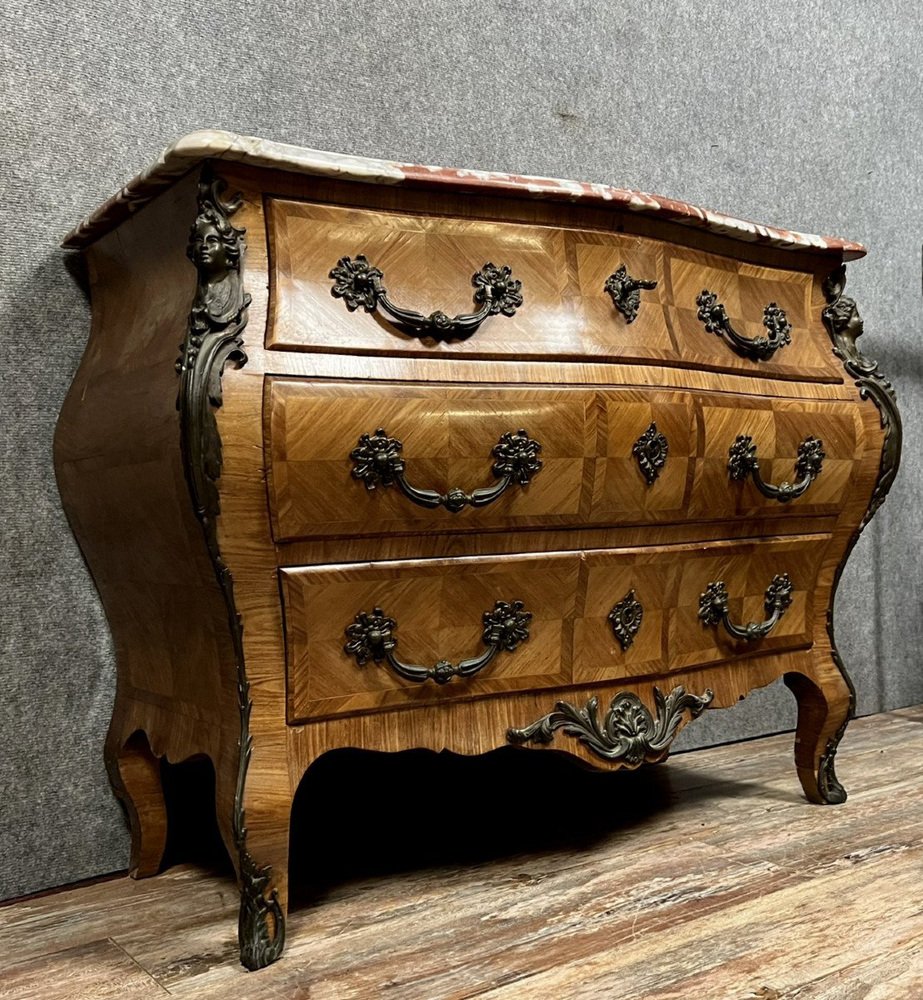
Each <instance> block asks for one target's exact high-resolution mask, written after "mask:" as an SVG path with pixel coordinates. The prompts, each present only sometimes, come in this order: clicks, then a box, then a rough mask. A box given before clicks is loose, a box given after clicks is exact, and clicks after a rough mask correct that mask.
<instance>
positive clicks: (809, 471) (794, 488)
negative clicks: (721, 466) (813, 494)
mask: <svg viewBox="0 0 923 1000" xmlns="http://www.w3.org/2000/svg"><path fill="white" fill-rule="evenodd" d="M826 457H827V456H826V454H825V453H824V442H823V441H821V440H820V439H819V438H816V437H806V438H805V439H804V441H802V442H801V444H800V445H798V459H797V461H796V462H795V476H796V477H797V481H796V482H794V483H788V482H782V483H779V485H778V486H774V485H773V484H772V483H767V482H766V481H765V480H764V479H763V477H762V476H761V475H760V463H759V459H758V458H757V457H756V445H755V444H754V443H753V438H752V437H750V435H749V434H738V435H737V440H736V441H735V442H734V443H733V444H732V445H731V449H730V451H729V452H728V475H729V476H730V477H731V479H734V480H741V479H746V478H747V477H748V476H752V477H753V482H754V483H755V484H756V488H757V489H758V490H759V491H760V493H762V494H763V496H764V497H769V499H770V500H778V501H779V503H788V502H789V500H795V499H796V498H797V497H800V496H802V494H804V492H805V491H806V490H807V488H808V487H809V486H810V485H811V483H813V482H814V480H815V479H816V478H817V477H818V476H819V475H820V472H821V468H822V467H823V462H824V459H825V458H826Z"/></svg>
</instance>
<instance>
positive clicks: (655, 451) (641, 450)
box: [631, 423, 670, 486]
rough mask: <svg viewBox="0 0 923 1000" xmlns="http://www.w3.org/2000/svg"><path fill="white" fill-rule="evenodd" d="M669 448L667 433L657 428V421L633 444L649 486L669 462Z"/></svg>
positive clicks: (632, 451) (633, 449)
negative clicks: (664, 433) (662, 432)
mask: <svg viewBox="0 0 923 1000" xmlns="http://www.w3.org/2000/svg"><path fill="white" fill-rule="evenodd" d="M669 450H670V445H669V443H668V442H667V439H666V437H665V435H663V434H661V433H660V431H658V430H657V424H656V423H652V424H651V426H650V427H648V429H647V430H646V431H645V432H644V433H643V434H642V435H641V437H639V438H638V440H637V441H635V443H634V445H633V446H632V449H631V453H632V454H633V455H634V456H635V458H636V459H637V460H638V468H639V469H640V470H641V474H642V475H643V476H644V478H645V479H646V480H647V485H648V486H652V485H653V484H654V482H655V481H656V479H657V477H658V476H659V475H660V472H661V470H662V469H663V467H664V466H665V465H666V464H667V454H668V453H669Z"/></svg>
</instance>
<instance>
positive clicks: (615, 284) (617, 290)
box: [603, 264, 657, 323]
mask: <svg viewBox="0 0 923 1000" xmlns="http://www.w3.org/2000/svg"><path fill="white" fill-rule="evenodd" d="M656 287H657V282H656V281H648V280H647V279H645V278H633V277H632V276H631V275H630V274H629V273H628V268H627V267H625V265H624V264H619V266H618V267H617V268H616V270H615V271H614V272H613V273H612V274H610V275H609V277H608V278H606V283H605V285H603V290H604V291H606V292H608V293H609V294H610V295H611V296H612V304H613V305H614V306H615V308H616V309H618V311H619V312H620V313H621V314H622V315H623V316H624V317H625V322H626V323H634V321H635V320H636V319H637V318H638V310H639V309H640V308H641V289H645V290H646V291H650V290H651V289H652V288H656Z"/></svg>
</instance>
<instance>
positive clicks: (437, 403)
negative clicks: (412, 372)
mask: <svg viewBox="0 0 923 1000" xmlns="http://www.w3.org/2000/svg"><path fill="white" fill-rule="evenodd" d="M593 401H594V396H593V394H592V393H587V392H583V391H579V390H578V391H567V390H562V391H555V390H544V391H543V390H518V389H516V390H506V389H495V388H489V387H484V388H457V387H441V386H440V387H435V386H433V387H430V386H419V385H416V386H408V385H379V386H375V387H372V386H357V385H355V384H343V383H339V384H331V385H323V384H314V385H312V384H308V383H303V382H291V381H283V380H272V381H271V382H270V389H269V403H268V406H267V410H268V412H269V430H268V440H269V441H270V452H271V454H270V456H269V458H270V468H271V478H270V506H271V508H272V511H273V530H274V534H275V537H276V539H277V540H280V541H282V540H286V539H293V538H299V537H307V536H311V535H324V534H334V533H348V534H383V533H391V532H395V531H426V532H429V531H437V532H443V531H459V530H465V529H467V530H471V529H472V528H478V529H479V528H489V527H506V526H514V525H518V526H529V525H553V524H575V523H579V522H580V521H581V505H583V506H584V507H585V506H586V504H587V503H588V497H587V498H585V497H584V493H585V492H586V488H585V487H584V480H585V476H586V466H587V465H588V464H589V465H590V470H591V471H592V459H593V455H594V454H595V451H596V430H595V424H594V414H593V412H592V403H593ZM379 427H380V428H383V429H384V430H386V431H387V433H388V435H390V436H391V437H393V438H395V439H398V440H399V441H400V442H401V444H402V446H403V447H402V450H401V453H400V454H401V457H402V458H403V460H404V465H405V472H404V475H405V478H406V479H407V481H408V482H410V483H411V484H412V485H413V486H414V487H418V488H421V489H431V490H438V491H440V492H441V493H443V494H447V493H448V491H449V490H451V489H453V488H455V487H460V488H462V489H463V490H466V491H468V492H469V493H470V492H471V491H472V490H474V489H479V488H482V487H491V486H495V485H496V484H497V483H498V478H497V477H496V476H495V475H494V474H493V472H492V469H493V465H494V461H495V459H494V457H493V455H492V449H493V448H494V446H495V445H497V443H498V441H499V440H500V438H501V437H502V435H504V434H506V433H508V432H511V431H512V432H516V431H518V430H519V429H524V430H526V431H527V433H528V435H529V437H531V438H532V439H534V440H535V441H537V442H539V443H540V444H541V451H540V452H539V458H540V459H541V462H542V467H541V469H540V470H539V471H538V472H537V473H536V474H535V475H534V476H533V477H532V480H531V482H529V484H528V485H527V486H525V487H523V486H520V485H518V484H516V483H513V484H512V485H511V486H509V488H508V489H507V490H506V491H505V493H503V495H502V496H500V497H499V498H498V499H497V500H495V501H494V502H493V503H490V504H488V505H486V506H483V507H479V508H474V507H470V506H469V507H467V508H465V509H463V510H461V511H458V512H456V513H451V512H449V511H448V510H446V509H444V508H443V507H437V508H435V509H427V508H424V507H420V506H417V505H416V504H415V503H413V502H412V501H411V500H410V499H408V497H406V496H405V495H404V494H403V493H402V492H401V491H400V490H399V489H398V488H397V486H396V485H391V486H384V485H382V484H381V483H379V484H378V485H376V487H375V488H374V489H372V490H369V489H367V488H366V486H365V485H364V482H363V481H362V480H360V479H357V478H355V477H354V476H353V474H352V471H353V469H354V467H355V465H354V462H353V461H352V460H351V459H350V453H351V452H352V451H353V449H355V448H356V446H357V444H358V443H359V438H360V437H361V436H362V435H363V434H371V435H374V433H375V431H376V429H377V428H379ZM586 513H587V512H586V510H584V511H583V516H584V517H585V516H586Z"/></svg>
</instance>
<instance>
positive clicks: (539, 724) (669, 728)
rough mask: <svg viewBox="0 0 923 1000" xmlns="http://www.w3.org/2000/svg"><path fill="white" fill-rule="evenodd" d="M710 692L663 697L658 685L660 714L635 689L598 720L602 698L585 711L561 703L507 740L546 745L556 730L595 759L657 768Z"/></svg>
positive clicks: (509, 734) (679, 691)
mask: <svg viewBox="0 0 923 1000" xmlns="http://www.w3.org/2000/svg"><path fill="white" fill-rule="evenodd" d="M714 696H715V695H714V692H713V691H712V690H711V688H706V689H705V691H704V692H703V693H702V694H701V695H695V694H689V693H687V691H686V689H685V688H683V687H682V686H677V687H675V688H673V690H672V691H671V692H670V693H669V694H668V695H664V694H663V692H662V691H661V690H660V688H658V687H656V686H655V687H654V703H655V707H656V716H655V715H654V714H652V713H651V710H650V709H649V708H648V707H647V706H646V705H645V704H644V702H643V701H641V699H640V698H639V697H638V696H637V695H636V694H634V693H633V692H631V691H625V692H620V693H619V694H617V695H616V696H615V697H614V698H613V699H612V701H611V702H610V704H609V708H608V709H607V711H606V715H605V718H604V719H603V720H602V723H600V721H599V716H598V712H599V699H598V698H597V697H595V696H594V697H592V698H590V700H589V701H588V702H587V703H586V706H585V707H584V708H578V707H577V706H576V705H571V704H570V702H566V701H559V702H557V703H556V704H555V707H554V711H553V712H549V713H548V714H547V715H545V716H543V717H542V718H541V719H538V720H536V721H535V722H533V723H532V724H531V725H529V726H526V727H525V728H524V729H510V730H508V731H507V740H508V741H509V742H510V743H514V744H518V745H522V744H525V743H539V744H548V743H551V742H553V741H554V734H555V732H556V731H557V730H559V729H561V730H563V732H564V734H565V735H566V736H572V737H574V739H577V740H579V741H580V742H581V743H582V744H583V745H584V746H585V747H587V748H588V749H589V750H590V751H591V752H592V753H594V754H596V756H597V757H601V758H602V759H603V760H607V761H610V762H618V763H620V764H622V765H623V766H625V767H627V768H636V767H639V766H640V765H641V764H644V763H649V764H653V763H656V762H657V761H660V760H663V758H664V757H666V755H667V754H668V753H669V750H670V745H671V744H672V742H673V739H674V738H675V736H676V734H677V731H678V730H679V727H680V724H681V723H682V721H683V714H684V713H685V712H686V711H688V712H689V719H690V721H691V720H692V719H695V718H698V716H700V715H701V714H702V712H703V711H705V709H706V708H707V707H708V705H709V704H710V703H711V701H712V699H713V698H714Z"/></svg>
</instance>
